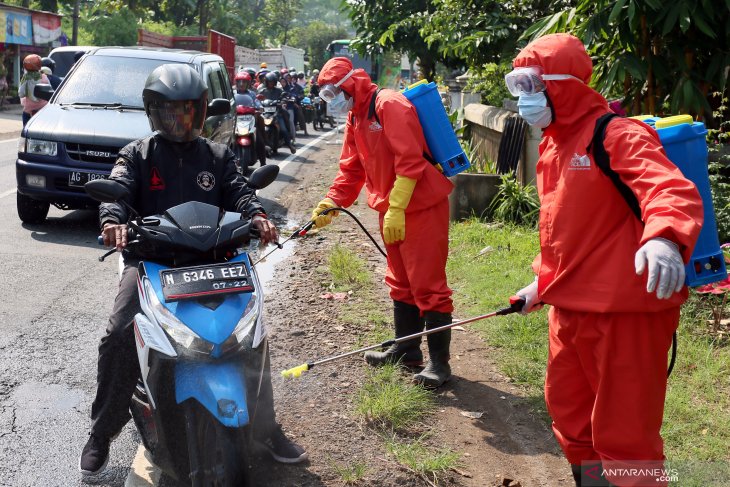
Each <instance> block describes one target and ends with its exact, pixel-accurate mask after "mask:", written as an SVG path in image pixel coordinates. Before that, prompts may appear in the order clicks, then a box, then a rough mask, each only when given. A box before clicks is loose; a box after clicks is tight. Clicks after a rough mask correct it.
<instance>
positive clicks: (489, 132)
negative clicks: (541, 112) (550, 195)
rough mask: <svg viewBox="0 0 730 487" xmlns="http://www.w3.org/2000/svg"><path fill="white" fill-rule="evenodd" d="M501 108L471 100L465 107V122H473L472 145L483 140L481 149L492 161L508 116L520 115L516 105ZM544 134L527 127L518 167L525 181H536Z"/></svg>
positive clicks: (495, 158)
mask: <svg viewBox="0 0 730 487" xmlns="http://www.w3.org/2000/svg"><path fill="white" fill-rule="evenodd" d="M509 105H510V104H509V103H507V107H508V108H497V107H493V106H488V105H482V104H480V103H471V104H467V105H466V106H465V107H464V122H465V123H468V124H469V125H470V126H471V130H470V132H471V141H472V145H473V146H476V145H477V144H479V148H478V151H479V153H480V154H482V155H483V156H486V157H487V158H489V159H490V160H492V161H496V160H497V155H498V154H499V142H500V140H501V139H502V131H503V130H504V124H505V121H506V120H507V118H509V117H515V116H518V115H517V113H516V107H514V109H512V110H510V109H509V108H510V106H509ZM541 138H542V131H541V130H540V129H536V128H534V127H530V126H528V127H527V132H526V133H525V145H524V148H523V151H522V155H521V156H520V161H519V163H518V167H517V177H518V178H519V180H520V181H522V183H523V184H527V183H530V184H535V166H536V165H537V159H538V145H539V144H540V139H541Z"/></svg>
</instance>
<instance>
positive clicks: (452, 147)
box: [403, 80, 469, 177]
mask: <svg viewBox="0 0 730 487" xmlns="http://www.w3.org/2000/svg"><path fill="white" fill-rule="evenodd" d="M403 95H404V96H405V97H406V98H408V100H409V101H410V102H411V103H412V104H413V106H414V107H416V112H417V113H418V120H419V121H420V122H421V127H422V128H423V135H424V137H426V144H428V149H429V151H430V152H431V156H432V157H433V159H434V160H435V161H436V162H437V163H438V164H439V165H440V166H441V169H442V170H443V173H444V175H445V176H447V177H451V176H454V175H456V174H458V173H460V172H462V171H465V170H466V169H468V168H469V159H468V158H467V157H466V154H464V150H463V149H462V148H461V144H459V141H458V139H457V138H456V134H455V133H454V129H453V128H452V127H451V122H449V117H448V116H447V115H446V109H445V108H444V104H443V103H442V102H441V97H440V96H439V94H438V90H437V89H436V83H433V82H431V83H426V82H425V80H424V81H419V82H418V83H415V84H412V85H411V86H409V87H408V88H406V89H405V90H404V91H403Z"/></svg>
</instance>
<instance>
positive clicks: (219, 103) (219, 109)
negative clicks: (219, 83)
mask: <svg viewBox="0 0 730 487" xmlns="http://www.w3.org/2000/svg"><path fill="white" fill-rule="evenodd" d="M230 111H231V101H230V100H226V99H225V98H216V99H214V100H212V101H211V102H210V103H208V113H207V116H208V117H217V116H220V115H226V114H227V113H229V112H230Z"/></svg>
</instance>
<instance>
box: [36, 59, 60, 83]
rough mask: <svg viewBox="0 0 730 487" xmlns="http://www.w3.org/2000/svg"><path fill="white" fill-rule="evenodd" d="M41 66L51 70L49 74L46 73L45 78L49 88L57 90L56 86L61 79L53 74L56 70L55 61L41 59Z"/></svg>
mask: <svg viewBox="0 0 730 487" xmlns="http://www.w3.org/2000/svg"><path fill="white" fill-rule="evenodd" d="M41 66H43V67H44V68H48V69H50V70H51V72H50V74H49V73H46V77H47V78H48V82H49V83H50V84H51V88H53V89H54V90H56V89H58V86H59V85H60V84H61V78H59V77H58V76H56V75H55V74H53V72H54V71H55V70H56V61H54V60H53V59H51V58H49V57H44V58H41Z"/></svg>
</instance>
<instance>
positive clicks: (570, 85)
mask: <svg viewBox="0 0 730 487" xmlns="http://www.w3.org/2000/svg"><path fill="white" fill-rule="evenodd" d="M512 65H513V66H514V67H515V68H522V67H528V66H540V67H542V68H543V74H569V75H571V76H575V77H576V78H578V79H572V78H570V79H565V80H546V81H545V86H546V90H545V91H546V93H547V97H548V100H549V102H550V104H551V107H552V110H553V121H552V123H551V124H550V125H549V126H548V127H547V128H546V129H545V135H546V136H552V137H556V138H558V139H559V138H561V136H568V135H570V134H571V133H572V132H573V131H574V130H575V128H576V127H579V126H581V125H583V124H585V123H586V122H588V121H590V120H594V119H596V118H598V117H599V116H601V115H603V114H604V113H606V112H608V111H609V108H608V103H607V102H606V100H605V98H603V96H601V95H600V94H599V93H598V92H596V91H595V90H594V89H592V88H591V87H590V86H588V83H589V82H590V80H591V74H592V73H593V63H592V61H591V58H590V57H589V56H588V53H587V52H586V49H585V47H584V46H583V43H582V42H581V41H580V40H579V39H578V38H577V37H574V36H572V35H570V34H549V35H546V36H544V37H541V38H539V39H537V40H535V41H533V42H531V43H530V44H528V45H527V46H526V47H525V48H524V49H522V51H520V53H519V54H518V55H517V57H516V58H515V59H514V61H513V62H512ZM579 80H581V81H579ZM588 123H593V122H588Z"/></svg>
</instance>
